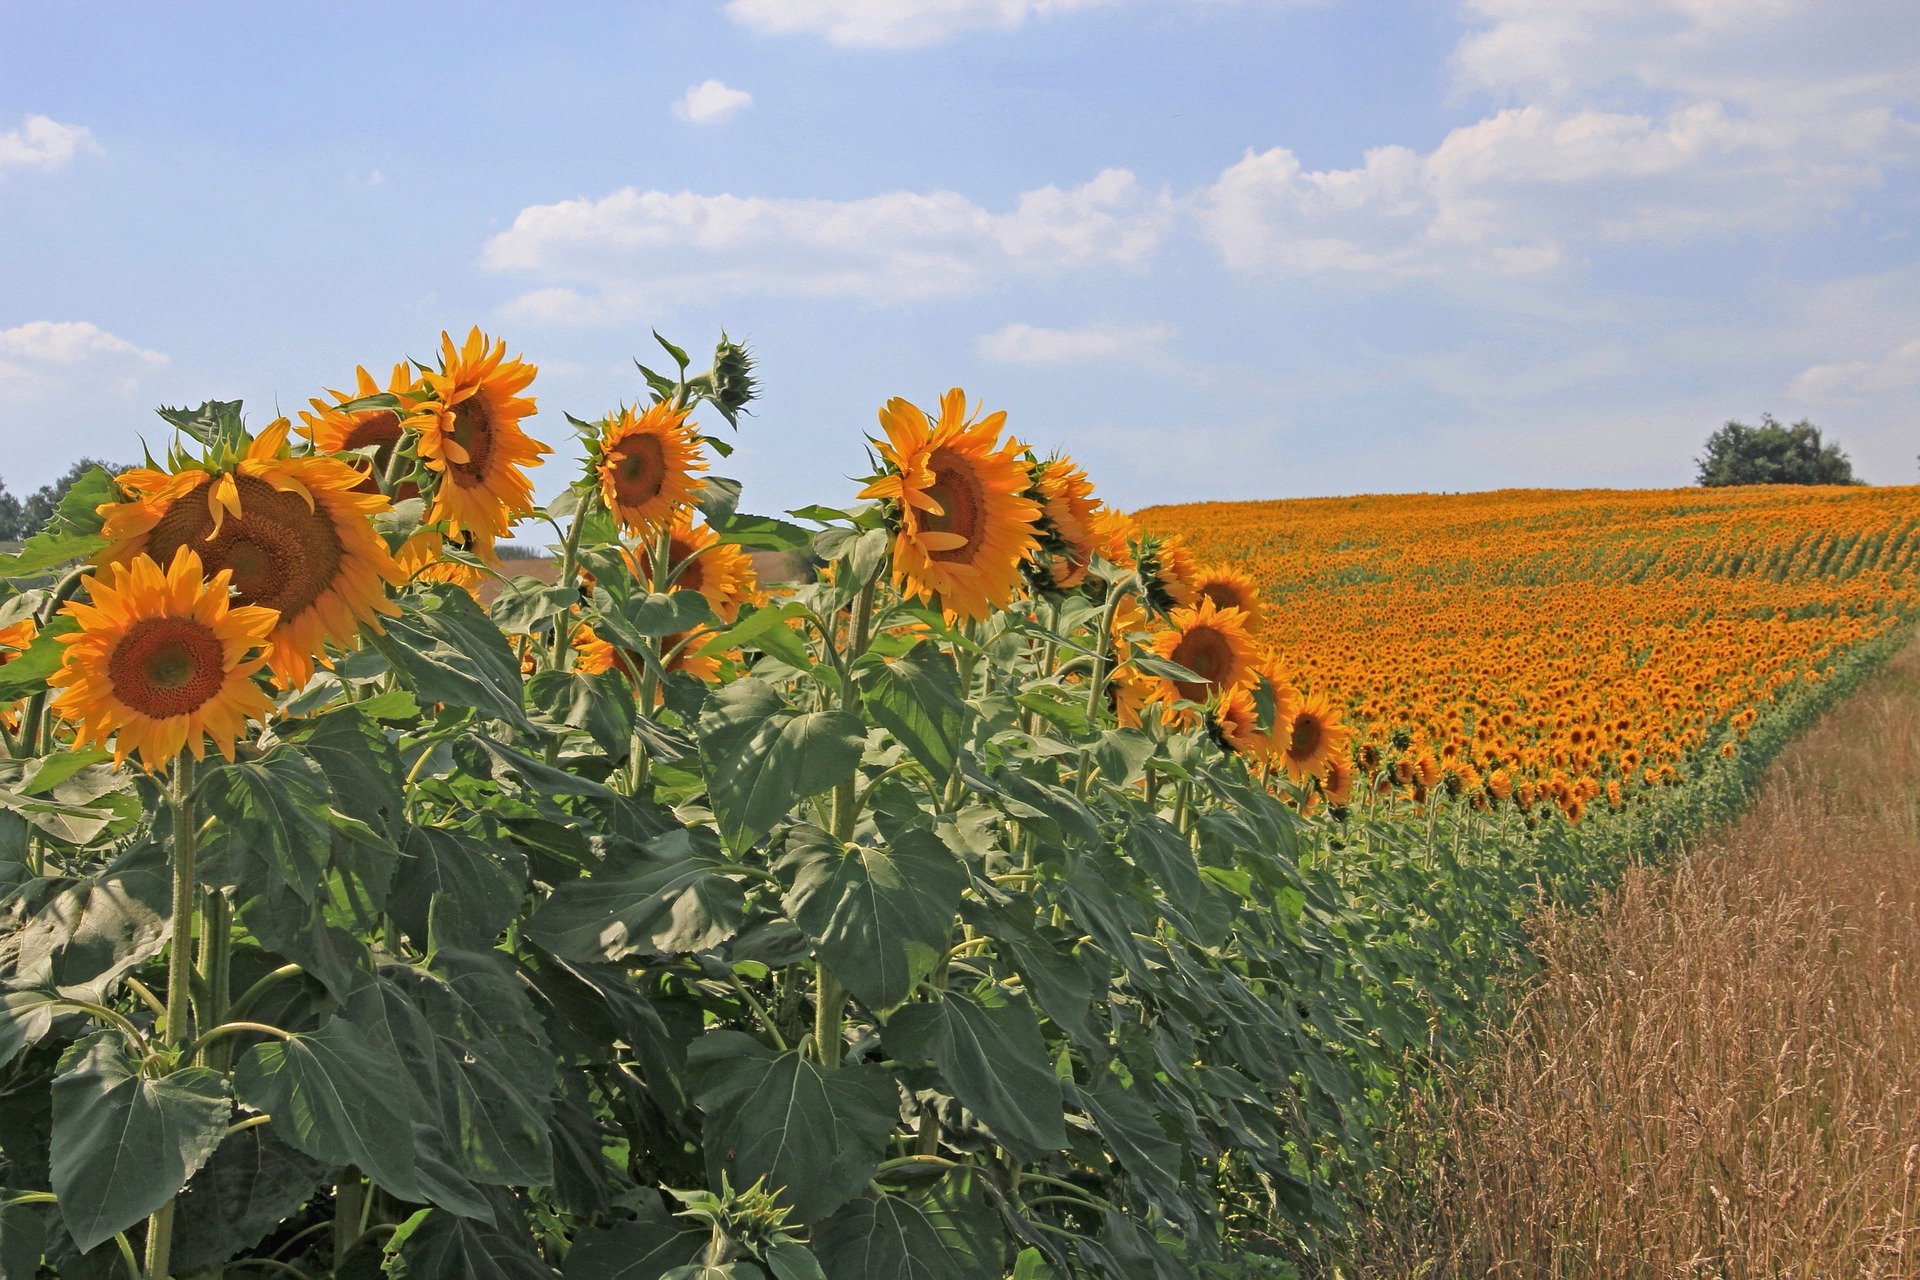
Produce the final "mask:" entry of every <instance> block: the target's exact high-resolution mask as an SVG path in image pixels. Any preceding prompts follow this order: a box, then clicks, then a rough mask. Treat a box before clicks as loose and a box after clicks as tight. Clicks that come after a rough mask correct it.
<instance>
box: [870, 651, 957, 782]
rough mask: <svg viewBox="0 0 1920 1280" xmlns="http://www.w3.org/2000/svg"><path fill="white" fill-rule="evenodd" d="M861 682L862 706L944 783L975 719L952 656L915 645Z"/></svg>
mask: <svg viewBox="0 0 1920 1280" xmlns="http://www.w3.org/2000/svg"><path fill="white" fill-rule="evenodd" d="M860 684H861V691H860V699H861V702H862V704H863V705H864V706H865V707H866V709H867V714H868V715H869V716H871V717H872V718H873V721H874V723H875V724H878V725H879V726H880V727H881V728H883V729H885V730H887V731H888V732H889V733H891V734H892V735H893V736H894V738H895V739H897V740H898V741H899V743H900V745H901V746H903V747H905V748H906V749H907V750H908V751H910V752H912V753H913V756H914V758H915V759H916V760H918V761H919V762H920V763H921V764H923V765H925V766H926V767H927V771H928V772H929V773H931V774H932V775H933V776H934V778H935V779H937V780H938V781H940V782H942V783H944V782H945V781H946V780H947V778H948V777H949V776H951V775H952V773H953V766H954V761H955V759H956V758H957V756H958V755H959V752H960V744H961V743H962V742H964V741H965V740H966V734H967V729H968V727H969V726H970V725H971V724H972V723H973V719H974V713H973V709H972V708H971V707H969V706H968V705H967V701H966V699H965V698H964V697H963V696H962V695H961V691H960V672H959V670H958V669H957V668H956V667H955V666H954V661H953V655H952V654H950V653H948V652H947V651H946V650H945V649H943V648H941V647H940V646H939V645H935V644H927V643H922V644H918V645H915V646H914V647H913V648H911V649H909V650H907V652H905V653H903V654H901V655H900V656H899V657H898V658H895V659H894V660H893V661H891V662H879V661H876V662H875V663H874V665H873V666H872V667H871V668H869V669H868V670H867V671H866V672H865V673H863V674H862V675H861V677H860Z"/></svg>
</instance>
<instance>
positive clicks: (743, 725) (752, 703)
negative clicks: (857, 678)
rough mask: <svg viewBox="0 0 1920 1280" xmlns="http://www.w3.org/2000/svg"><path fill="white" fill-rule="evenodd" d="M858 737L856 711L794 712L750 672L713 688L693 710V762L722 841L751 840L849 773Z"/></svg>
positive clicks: (861, 740)
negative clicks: (702, 706) (696, 724)
mask: <svg viewBox="0 0 1920 1280" xmlns="http://www.w3.org/2000/svg"><path fill="white" fill-rule="evenodd" d="M866 737H867V735H866V726H865V725H864V724H862V723H861V721H860V718H859V717H858V716H855V715H853V714H851V713H849V712H845V711H812V712H805V713H802V712H797V711H794V710H792V709H791V708H789V707H788V706H787V705H786V703H785V701H784V700H782V698H781V697H780V694H779V693H778V692H776V691H775V690H774V688H773V686H771V685H769V684H767V683H766V682H765V681H762V680H758V679H755V678H754V677H752V676H747V677H744V678H742V679H739V680H735V681H733V682H732V683H730V684H728V685H726V686H725V687H723V688H721V689H719V690H718V691H716V692H715V693H714V695H713V696H712V698H710V699H709V700H708V702H707V709H706V711H705V712H704V713H703V714H702V715H701V717H700V763H701V768H702V772H703V773H704V775H705V776H706V780H707V794H708V797H709V798H710V799H711V800H712V802H713V810H714V817H715V819H716V820H717V822H718V824H719V827H720V835H721V838H722V839H724V840H725V841H726V844H727V847H728V848H729V849H731V850H733V851H734V852H736V853H739V852H742V851H744V850H746V849H748V848H750V847H752V845H753V843H754V842H755V841H756V840H758V839H760V837H762V836H764V835H766V834H767V832H769V831H771V830H772V829H773V828H774V825H775V824H776V823H778V822H780V821H781V820H782V819H783V818H785V817H786V816H787V814H788V812H789V811H790V810H791V809H792V808H793V807H794V805H796V804H798V803H799V802H800V801H802V800H805V799H806V798H807V797H809V796H815V795H818V794H820V793H821V792H822V791H826V790H828V789H829V788H831V787H834V786H836V785H838V784H839V783H841V782H844V781H845V780H847V779H848V778H851V777H852V776H853V773H854V770H855V769H857V768H859V766H860V756H861V753H862V751H863V750H864V749H865V746H866Z"/></svg>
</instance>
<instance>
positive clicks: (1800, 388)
mask: <svg viewBox="0 0 1920 1280" xmlns="http://www.w3.org/2000/svg"><path fill="white" fill-rule="evenodd" d="M1915 388H1920V338H1915V339H1914V340H1913V341H1911V342H1906V343H1902V344H1901V345H1900V346H1897V347H1895V348H1894V349H1893V350H1891V351H1889V352H1887V353H1886V354H1885V355H1882V356H1880V357H1879V358H1877V359H1873V360H1847V361H1842V362H1840V363H1836V364H1816V365H1813V366H1811V367H1809V368H1808V369H1806V370H1805V371H1804V372H1802V373H1801V374H1800V375H1799V376H1798V377H1796V378H1795V379H1794V380H1793V383H1792V385H1791V386H1790V387H1789V388H1788V390H1789V391H1790V392H1791V393H1792V394H1793V395H1794V396H1796V397H1798V398H1799V399H1802V400H1810V401H1822V400H1852V399H1859V398H1861V397H1864V396H1873V395H1882V394H1887V393H1891V392H1902V391H1912V390H1914V389H1915Z"/></svg>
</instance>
